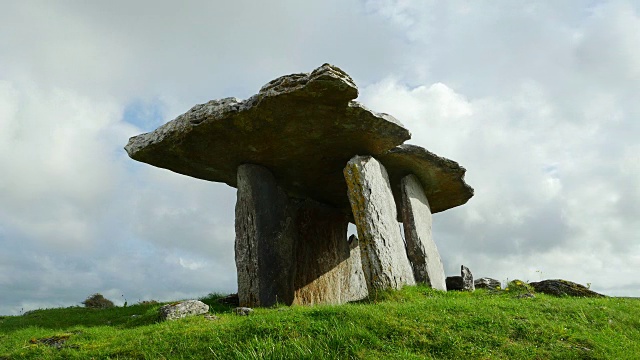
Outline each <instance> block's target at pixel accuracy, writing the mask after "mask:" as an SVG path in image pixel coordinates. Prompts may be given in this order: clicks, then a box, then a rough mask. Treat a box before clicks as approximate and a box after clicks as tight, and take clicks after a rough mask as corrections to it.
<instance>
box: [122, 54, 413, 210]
mask: <svg viewBox="0 0 640 360" xmlns="http://www.w3.org/2000/svg"><path fill="white" fill-rule="evenodd" d="M357 95H358V91H357V88H356V87H355V85H354V83H353V80H352V79H351V78H350V77H349V75H347V74H346V73H345V72H343V71H342V70H340V69H339V68H337V67H335V66H331V65H328V64H325V65H323V66H321V67H319V68H318V69H316V70H314V71H313V72H311V73H310V74H294V75H288V76H283V77H280V78H278V79H276V80H273V81H271V82H270V83H268V84H267V85H265V86H264V87H263V88H262V89H261V90H260V92H259V93H258V94H257V95H255V96H253V97H251V98H249V99H247V100H245V101H241V100H238V99H235V98H226V99H222V100H213V101H210V102H208V103H206V104H203V105H196V106H194V107H193V108H192V109H191V110H189V111H188V112H187V113H185V114H183V115H180V116H178V117H177V118H176V119H175V120H173V121H171V122H169V123H167V124H165V125H163V126H161V127H160V128H158V129H157V130H155V131H154V132H151V133H147V134H142V135H138V136H136V137H133V138H131V139H130V140H129V143H128V144H127V146H126V147H125V149H126V150H127V152H128V153H129V156H131V157H132V158H133V159H135V160H138V161H142V162H146V163H148V164H151V165H154V166H158V167H161V168H166V169H169V170H171V171H175V172H178V173H181V174H185V175H188V176H192V177H196V178H200V179H204V180H210V181H217V182H224V183H227V184H229V185H231V186H234V187H235V186H236V184H237V176H236V171H237V168H238V166H239V165H241V164H245V163H250V164H260V165H263V166H265V167H267V168H268V169H270V170H271V172H272V173H273V174H274V175H275V177H276V179H277V180H278V184H279V185H280V186H281V187H282V188H283V189H284V190H285V191H286V192H287V193H288V194H289V195H290V196H293V197H298V198H303V199H304V198H307V197H309V198H312V199H315V200H317V201H319V202H322V203H326V204H328V205H332V206H334V207H338V208H341V209H343V210H345V211H348V210H349V209H350V208H349V202H348V199H347V197H346V196H345V194H346V185H345V183H344V178H343V177H342V169H343V168H344V164H346V162H347V161H348V160H349V159H350V158H351V157H352V156H354V155H355V154H358V153H362V154H380V153H382V152H385V151H387V150H389V149H391V148H393V147H394V146H396V145H399V144H402V143H403V142H404V141H405V140H408V139H409V138H410V137H411V135H410V133H409V131H408V130H407V129H405V128H404V127H403V126H402V125H401V124H400V122H398V121H397V120H396V119H394V118H393V117H392V116H389V115H386V114H377V113H374V112H372V111H370V110H368V109H366V108H365V107H364V106H362V105H360V104H358V103H357V102H354V101H351V100H352V99H355V98H356V97H357Z"/></svg>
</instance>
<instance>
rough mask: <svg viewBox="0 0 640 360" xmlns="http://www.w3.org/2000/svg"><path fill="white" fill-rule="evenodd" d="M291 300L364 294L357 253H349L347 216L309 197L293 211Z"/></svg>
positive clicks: (335, 300) (326, 300) (324, 300)
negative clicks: (294, 247) (296, 235)
mask: <svg viewBox="0 0 640 360" xmlns="http://www.w3.org/2000/svg"><path fill="white" fill-rule="evenodd" d="M296 224H297V234H298V238H297V242H296V258H295V259H294V261H295V264H296V274H295V279H294V288H295V295H294V299H293V303H294V304H299V305H303V304H305V305H313V304H342V303H345V302H349V301H354V300H360V299H362V298H364V297H366V296H367V294H368V293H367V291H366V287H364V289H363V284H364V282H365V280H364V274H363V273H362V270H360V271H359V272H354V271H353V269H354V268H356V269H357V268H360V269H361V268H362V265H361V263H360V257H359V254H354V256H351V253H352V251H351V249H350V247H349V243H348V241H347V239H346V233H347V226H348V224H349V222H348V220H347V216H345V214H343V213H342V212H340V211H337V210H336V209H335V208H331V207H329V206H323V205H322V204H319V203H316V202H314V201H311V200H307V201H306V202H305V203H304V204H302V206H301V208H300V210H299V211H298V213H297V221H296Z"/></svg>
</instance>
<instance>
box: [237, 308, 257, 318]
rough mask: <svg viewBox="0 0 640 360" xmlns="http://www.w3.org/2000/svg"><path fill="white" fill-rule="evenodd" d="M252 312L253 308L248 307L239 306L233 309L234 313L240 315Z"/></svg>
mask: <svg viewBox="0 0 640 360" xmlns="http://www.w3.org/2000/svg"><path fill="white" fill-rule="evenodd" d="M252 312H253V309H252V308H248V307H237V308H235V309H233V313H234V314H236V315H240V316H247V315H249V314H251V313H252Z"/></svg>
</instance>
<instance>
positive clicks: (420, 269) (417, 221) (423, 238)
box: [400, 175, 447, 291]
mask: <svg viewBox="0 0 640 360" xmlns="http://www.w3.org/2000/svg"><path fill="white" fill-rule="evenodd" d="M400 190H401V198H402V220H403V224H404V236H405V241H406V248H407V256H408V258H409V261H410V262H411V266H412V267H413V275H414V277H415V280H416V282H417V283H423V284H427V285H430V286H431V287H432V288H434V289H437V290H444V291H446V290H447V285H446V283H445V279H446V277H445V275H444V267H443V265H442V260H441V259H440V253H439V252H438V248H437V246H436V244H435V242H434V241H433V236H432V216H431V209H430V207H429V200H428V199H427V196H426V195H425V192H424V190H423V188H422V185H421V184H420V181H419V180H418V178H417V177H416V176H415V175H407V176H405V177H404V178H402V180H401V184H400Z"/></svg>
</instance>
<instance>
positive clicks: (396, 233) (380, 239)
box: [344, 155, 415, 292]
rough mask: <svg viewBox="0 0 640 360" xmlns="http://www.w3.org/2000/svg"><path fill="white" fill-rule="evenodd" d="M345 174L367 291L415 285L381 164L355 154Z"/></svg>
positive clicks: (369, 157)
mask: <svg viewBox="0 0 640 360" xmlns="http://www.w3.org/2000/svg"><path fill="white" fill-rule="evenodd" d="M344 177H345V179H346V182H347V189H348V195H349V202H350V204H351V209H352V211H353V217H354V220H355V224H356V227H357V228H358V237H359V239H360V250H361V252H362V268H363V270H364V275H365V279H366V281H367V287H368V289H369V292H371V291H374V290H385V289H400V288H402V287H403V286H404V285H414V284H415V280H414V277H413V271H412V269H411V265H410V264H409V260H408V258H407V253H406V252H405V249H404V242H403V240H402V235H401V234H400V228H399V225H398V222H397V221H396V218H397V214H396V205H395V203H394V200H393V194H392V193H391V187H390V185H389V177H388V175H387V171H386V170H385V168H384V166H382V164H380V162H378V161H377V160H376V159H374V158H373V157H371V156H357V155H356V156H354V157H353V158H352V159H351V160H349V162H348V163H347V166H346V167H345V168H344Z"/></svg>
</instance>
